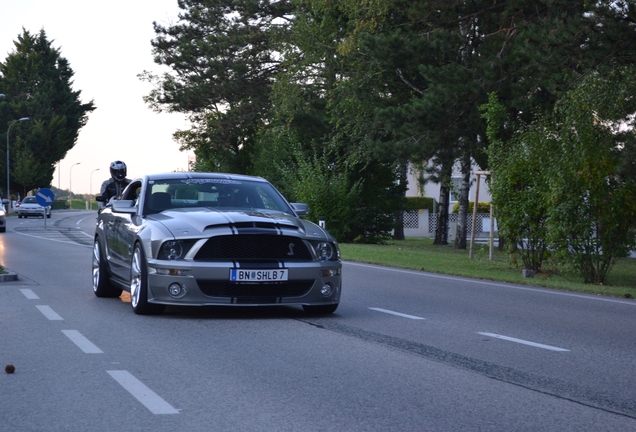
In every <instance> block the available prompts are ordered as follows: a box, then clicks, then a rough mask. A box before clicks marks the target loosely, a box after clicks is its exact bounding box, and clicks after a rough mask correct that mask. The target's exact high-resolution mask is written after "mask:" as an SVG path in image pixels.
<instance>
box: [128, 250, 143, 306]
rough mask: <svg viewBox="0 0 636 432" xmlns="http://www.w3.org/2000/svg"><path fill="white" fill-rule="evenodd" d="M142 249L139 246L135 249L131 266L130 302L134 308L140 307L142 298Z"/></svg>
mask: <svg viewBox="0 0 636 432" xmlns="http://www.w3.org/2000/svg"><path fill="white" fill-rule="evenodd" d="M142 259H143V258H142V256H141V249H140V248H139V246H136V247H135V252H134V253H133V258H132V263H131V266H130V302H131V303H132V307H133V308H137V306H139V299H140V296H141V283H142V277H143V275H142V273H141V272H142V270H141V269H142V265H141V260H142Z"/></svg>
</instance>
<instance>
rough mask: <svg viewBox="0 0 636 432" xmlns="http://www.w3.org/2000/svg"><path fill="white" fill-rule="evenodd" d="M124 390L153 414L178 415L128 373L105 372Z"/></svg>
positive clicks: (119, 371) (166, 403)
mask: <svg viewBox="0 0 636 432" xmlns="http://www.w3.org/2000/svg"><path fill="white" fill-rule="evenodd" d="M106 372H108V374H109V375H110V376H112V377H113V378H114V379H115V381H117V382H118V383H119V384H120V385H121V386H122V387H123V388H125V389H126V390H127V391H128V392H129V393H130V394H131V395H133V396H134V397H135V399H137V400H138V401H139V402H141V403H142V404H143V405H144V406H145V407H146V408H148V409H149V410H150V412H151V413H153V414H179V411H178V410H176V409H174V408H173V407H172V406H171V405H170V404H169V403H168V402H166V401H164V400H163V399H161V398H160V397H159V396H158V395H157V394H156V393H155V392H153V391H152V390H150V389H149V388H148V387H147V386H146V385H145V384H144V383H142V382H141V381H139V380H138V379H137V378H135V377H134V376H133V375H132V374H131V373H130V372H128V371H125V370H110V371H106Z"/></svg>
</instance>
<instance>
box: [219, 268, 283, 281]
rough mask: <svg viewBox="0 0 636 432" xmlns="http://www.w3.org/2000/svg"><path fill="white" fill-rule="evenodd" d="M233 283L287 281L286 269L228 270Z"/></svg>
mask: <svg viewBox="0 0 636 432" xmlns="http://www.w3.org/2000/svg"><path fill="white" fill-rule="evenodd" d="M230 280H231V281H234V282H278V281H286V280H287V269H275V270H274V269H267V270H247V269H230Z"/></svg>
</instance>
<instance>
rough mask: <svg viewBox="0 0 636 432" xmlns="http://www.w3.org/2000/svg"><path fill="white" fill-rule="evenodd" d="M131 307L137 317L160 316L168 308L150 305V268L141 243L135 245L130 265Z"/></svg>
mask: <svg viewBox="0 0 636 432" xmlns="http://www.w3.org/2000/svg"><path fill="white" fill-rule="evenodd" d="M130 305H131V306H132V310H133V312H135V313H136V314H137V315H158V314H161V313H163V311H164V310H165V308H166V306H165V305H158V304H152V303H148V267H147V265H146V256H145V254H144V251H143V249H142V247H141V245H140V244H139V243H137V244H135V249H134V252H133V258H132V262H131V265H130Z"/></svg>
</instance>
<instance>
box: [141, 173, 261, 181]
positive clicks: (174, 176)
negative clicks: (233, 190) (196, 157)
mask: <svg viewBox="0 0 636 432" xmlns="http://www.w3.org/2000/svg"><path fill="white" fill-rule="evenodd" d="M140 179H144V180H146V181H152V180H187V179H227V180H250V181H257V182H263V183H268V181H267V180H265V179H264V178H263V177H254V176H248V175H243V174H228V173H214V172H193V171H188V172H169V173H159V174H146V175H144V176H142V177H140Z"/></svg>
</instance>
